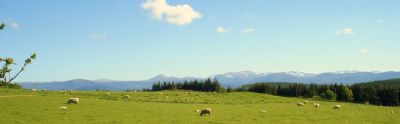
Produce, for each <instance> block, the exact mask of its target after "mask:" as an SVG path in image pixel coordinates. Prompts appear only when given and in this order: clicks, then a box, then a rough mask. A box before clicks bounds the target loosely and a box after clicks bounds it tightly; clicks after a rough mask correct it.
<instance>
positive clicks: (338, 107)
mask: <svg viewBox="0 0 400 124" xmlns="http://www.w3.org/2000/svg"><path fill="white" fill-rule="evenodd" d="M341 107H342V106H341V105H334V106H333V109H340V108H341Z"/></svg>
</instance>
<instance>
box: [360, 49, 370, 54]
mask: <svg viewBox="0 0 400 124" xmlns="http://www.w3.org/2000/svg"><path fill="white" fill-rule="evenodd" d="M368 51H369V50H368V49H367V48H362V49H360V50H359V52H360V53H367V52H368Z"/></svg>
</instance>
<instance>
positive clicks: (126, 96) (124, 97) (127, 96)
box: [122, 95, 131, 100]
mask: <svg viewBox="0 0 400 124" xmlns="http://www.w3.org/2000/svg"><path fill="white" fill-rule="evenodd" d="M129 97H131V96H129V95H124V96H122V98H123V99H124V100H128V99H129Z"/></svg>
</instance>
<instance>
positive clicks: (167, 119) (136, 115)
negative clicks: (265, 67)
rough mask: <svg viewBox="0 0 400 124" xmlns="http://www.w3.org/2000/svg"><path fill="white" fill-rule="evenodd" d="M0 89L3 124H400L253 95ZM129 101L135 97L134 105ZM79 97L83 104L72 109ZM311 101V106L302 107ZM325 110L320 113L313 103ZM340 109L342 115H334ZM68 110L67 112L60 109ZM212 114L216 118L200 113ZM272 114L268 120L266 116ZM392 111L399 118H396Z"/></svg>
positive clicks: (373, 109) (382, 115)
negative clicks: (209, 110) (70, 101)
mask: <svg viewBox="0 0 400 124" xmlns="http://www.w3.org/2000/svg"><path fill="white" fill-rule="evenodd" d="M109 93H111V96H107V95H106V92H103V91H73V92H65V93H61V92H59V91H29V90H13V89H8V90H6V89H0V122H1V124H24V123H25V124H79V123H89V124H103V123H104V124H113V123H115V124H120V123H126V124H138V123H143V124H151V123H181V124H189V123H190V124H193V123H194V124H195V123H199V124H200V123H201V124H204V123H209V124H220V123H226V124H232V123H241V124H261V123H263V124H269V123H271V124H277V123H283V124H285V123H286V124H311V123H316V124H317V123H318V124H330V123H332V124H396V123H399V124H400V118H399V117H400V107H381V106H373V105H364V104H354V103H338V102H329V101H315V100H311V99H301V98H286V97H278V96H271V95H267V94H257V93H248V92H234V93H208V92H188V91H161V92H109ZM123 95H130V98H129V99H128V100H124V99H122V96H123ZM71 97H78V98H79V100H80V101H79V104H70V105H68V104H66V103H67V99H68V98H71ZM305 100H307V101H309V103H308V104H305V106H297V105H296V103H297V102H301V101H305ZM314 102H315V103H319V104H320V105H321V107H319V108H315V107H314V106H313V103H314ZM335 104H340V105H342V108H341V109H333V108H332V106H333V105H335ZM61 106H67V109H66V110H63V109H60V107H61ZM203 108H212V115H211V116H208V115H207V116H199V113H196V112H195V110H197V109H203ZM261 110H265V111H267V113H266V114H264V113H262V112H260V111H261ZM392 111H393V112H394V113H392Z"/></svg>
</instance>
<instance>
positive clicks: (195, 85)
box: [152, 78, 225, 92]
mask: <svg viewBox="0 0 400 124" xmlns="http://www.w3.org/2000/svg"><path fill="white" fill-rule="evenodd" d="M176 89H181V90H194V91H210V92H213V91H217V92H224V91H225V90H224V88H223V87H222V86H221V84H220V83H219V82H218V80H216V79H214V80H211V79H210V78H208V79H206V80H204V81H199V80H193V81H184V82H174V81H165V82H157V83H154V84H153V86H152V90H153V91H161V90H176Z"/></svg>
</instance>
